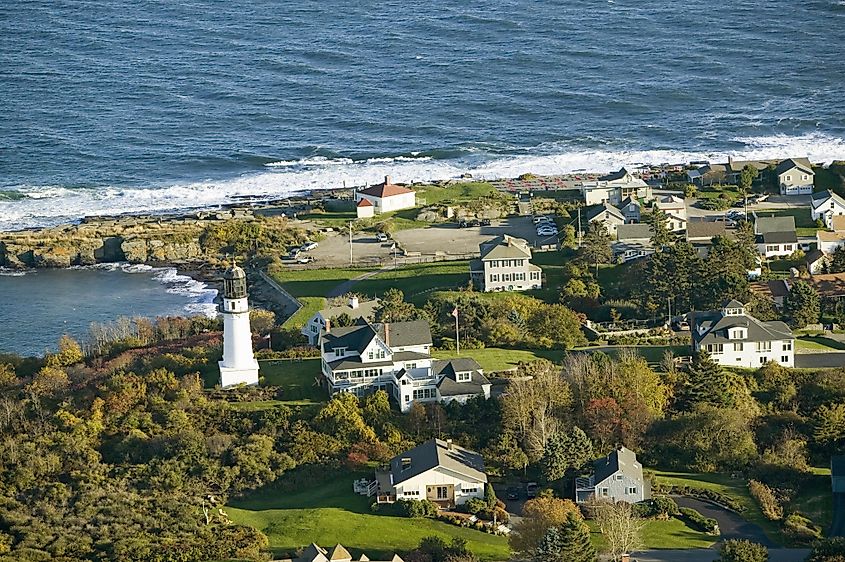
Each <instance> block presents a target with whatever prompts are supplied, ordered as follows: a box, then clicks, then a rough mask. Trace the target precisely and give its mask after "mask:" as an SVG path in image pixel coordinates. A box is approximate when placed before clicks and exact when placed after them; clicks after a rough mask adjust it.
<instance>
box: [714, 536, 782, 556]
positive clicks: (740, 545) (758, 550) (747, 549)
mask: <svg viewBox="0 0 845 562" xmlns="http://www.w3.org/2000/svg"><path fill="white" fill-rule="evenodd" d="M768 560H769V549H767V548H766V547H765V546H763V545H762V544H757V543H754V542H751V541H747V540H736V539H729V540H726V541H725V542H723V543H722V547H721V548H720V549H719V560H718V561H717V562H767V561H768Z"/></svg>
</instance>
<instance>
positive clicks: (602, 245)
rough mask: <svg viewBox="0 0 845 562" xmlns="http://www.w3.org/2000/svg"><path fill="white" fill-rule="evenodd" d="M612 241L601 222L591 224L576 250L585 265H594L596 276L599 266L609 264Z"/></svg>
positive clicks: (611, 255)
mask: <svg viewBox="0 0 845 562" xmlns="http://www.w3.org/2000/svg"><path fill="white" fill-rule="evenodd" d="M611 242H612V239H611V238H610V234H609V233H608V232H607V228H606V227H605V226H604V223H602V222H598V221H596V222H591V223H590V228H589V229H588V230H587V234H586V235H585V236H584V239H583V240H582V241H581V247H580V248H579V249H578V256H579V257H580V258H581V260H582V261H583V262H584V263H585V264H590V265H595V268H596V275H598V273H599V264H603V263H609V262H610V258H611V257H613V253H612V252H611V249H610V243H611Z"/></svg>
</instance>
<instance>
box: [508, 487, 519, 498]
mask: <svg viewBox="0 0 845 562" xmlns="http://www.w3.org/2000/svg"><path fill="white" fill-rule="evenodd" d="M507 498H508V499H509V500H518V499H519V488H517V487H516V486H511V487H510V488H508V491H507Z"/></svg>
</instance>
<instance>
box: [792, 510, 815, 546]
mask: <svg viewBox="0 0 845 562" xmlns="http://www.w3.org/2000/svg"><path fill="white" fill-rule="evenodd" d="M783 532H784V533H786V535H787V536H788V537H789V538H791V539H792V540H795V541H799V542H810V541H813V540H816V539H820V538H821V536H822V530H821V527H819V526H818V525H816V524H815V523H813V522H812V521H811V520H810V519H808V518H807V517H804V516H803V515H800V514H798V513H793V514H791V515H790V516H789V517H787V518H786V519H785V520H784V522H783Z"/></svg>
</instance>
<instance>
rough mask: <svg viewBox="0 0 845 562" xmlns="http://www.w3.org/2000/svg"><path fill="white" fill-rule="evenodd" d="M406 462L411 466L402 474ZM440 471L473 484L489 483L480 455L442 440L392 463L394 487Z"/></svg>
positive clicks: (429, 442)
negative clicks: (442, 469) (425, 473)
mask: <svg viewBox="0 0 845 562" xmlns="http://www.w3.org/2000/svg"><path fill="white" fill-rule="evenodd" d="M403 459H410V464H409V465H408V467H407V468H406V469H405V470H402V466H403V463H402V460H403ZM437 467H443V468H445V469H448V470H450V471H452V472H456V473H458V474H461V475H463V476H465V477H467V478H471V479H472V480H478V481H481V482H487V475H486V474H484V460H483V459H482V458H481V455H479V454H478V453H476V452H475V451H470V450H469V449H464V448H463V447H460V446H458V445H454V444H451V445H450V444H449V443H447V442H446V441H443V440H441V439H429V440H428V441H426V442H424V443H421V444H419V445H417V446H416V447H414V448H413V449H411V450H410V451H405V452H404V453H401V454H399V455H396V456H395V457H393V458H392V459H391V460H390V472H391V474H392V475H393V484H394V485H396V484H400V483H402V482H404V481H405V480H408V479H410V478H413V477H414V476H418V475H420V474H422V473H423V472H427V471H429V470H431V469H433V468H437Z"/></svg>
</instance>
